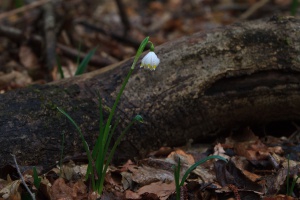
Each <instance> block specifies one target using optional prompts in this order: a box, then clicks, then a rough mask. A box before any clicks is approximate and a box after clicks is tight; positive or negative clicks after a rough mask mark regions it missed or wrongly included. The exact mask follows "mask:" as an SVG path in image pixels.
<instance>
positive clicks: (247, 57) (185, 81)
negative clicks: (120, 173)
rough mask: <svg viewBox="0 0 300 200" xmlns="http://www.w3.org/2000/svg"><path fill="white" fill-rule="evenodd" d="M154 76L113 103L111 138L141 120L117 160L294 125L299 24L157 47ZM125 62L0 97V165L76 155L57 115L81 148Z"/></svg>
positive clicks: (212, 34) (230, 30)
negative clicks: (245, 129)
mask: <svg viewBox="0 0 300 200" xmlns="http://www.w3.org/2000/svg"><path fill="white" fill-rule="evenodd" d="M155 50H156V52H157V54H158V56H159V58H160V60H161V63H160V65H159V67H158V68H157V70H156V71H147V70H144V69H139V68H137V69H136V70H135V71H134V73H133V75H132V76H131V78H130V80H129V82H128V85H127V86H126V89H125V91H124V95H123V96H122V99H121V103H120V105H119V107H118V109H119V110H118V112H117V114H118V115H120V116H121V119H122V120H121V121H122V123H121V124H120V126H119V129H118V132H119V131H120V130H121V129H122V128H124V126H125V125H126V124H127V123H128V122H129V120H130V119H132V118H133V117H134V116H135V115H136V114H140V115H142V116H143V118H144V123H143V124H135V125H134V127H132V128H131V129H130V131H129V132H128V134H127V135H126V138H124V140H123V142H122V144H121V146H120V148H118V152H117V154H116V157H115V158H116V160H124V159H127V158H133V157H135V156H141V155H144V154H145V153H146V152H147V151H149V150H151V149H155V148H158V147H160V146H162V145H168V146H176V145H182V144H185V143H186V141H187V140H188V139H191V138H192V139H194V140H195V141H201V140H202V139H205V138H207V137H212V136H215V135H217V134H219V133H220V132H221V131H222V130H226V129H230V128H233V127H235V126H240V125H251V124H264V123H268V122H274V121H278V120H299V119H300V92H299V91H300V90H299V80H300V21H299V19H295V18H279V17H273V18H271V19H267V20H263V21H253V22H242V23H238V24H235V25H232V26H228V27H222V28H219V29H215V30H212V31H209V32H200V33H197V34H194V35H192V36H188V37H184V38H181V39H178V40H176V41H172V42H168V43H166V44H163V45H161V46H159V47H156V49H155ZM131 63H132V59H130V60H127V61H124V62H122V63H118V64H115V65H112V66H109V67H106V68H103V69H101V70H98V71H95V72H92V73H87V74H85V75H82V76H79V77H74V78H70V79H65V80H62V81H58V82H54V83H51V84H48V85H36V86H30V87H28V88H24V89H19V90H15V91H11V92H7V93H5V94H2V95H0V102H1V103H0V109H1V113H0V132H1V135H0V143H1V148H0V159H1V164H2V165H4V164H7V163H12V157H11V155H10V153H14V154H16V156H17V159H18V162H19V163H20V164H23V165H37V164H41V165H49V164H53V163H54V162H55V161H57V160H59V157H60V151H61V140H62V133H64V134H65V136H66V139H65V140H66V142H65V147H64V148H65V150H64V151H65V153H66V154H65V155H73V154H75V153H78V152H83V147H82V143H81V141H80V138H79V135H78V133H77V132H76V130H75V128H74V127H73V126H72V125H71V123H70V122H69V121H68V120H67V119H66V117H64V116H63V115H62V114H60V113H59V112H58V111H57V110H56V106H59V107H61V108H63V109H64V110H65V111H66V112H68V113H69V114H70V115H71V116H72V117H73V118H74V119H75V121H76V122H77V123H78V124H79V125H80V127H81V128H82V130H83V132H84V134H85V137H86V138H87V140H88V142H89V144H90V146H91V147H92V144H93V142H94V141H95V139H96V136H97V132H98V117H99V115H98V112H97V107H98V104H97V92H99V93H100V95H101V97H102V98H103V100H104V104H105V105H106V106H108V107H111V106H112V104H113V101H114V99H115V97H116V94H117V92H118V91H119V89H120V86H121V83H122V81H123V79H124V77H125V76H126V74H127V72H128V71H129V68H130V66H131Z"/></svg>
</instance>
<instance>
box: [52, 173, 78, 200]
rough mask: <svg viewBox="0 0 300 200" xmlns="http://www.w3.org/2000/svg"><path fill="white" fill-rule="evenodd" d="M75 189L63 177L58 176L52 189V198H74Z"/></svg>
mask: <svg viewBox="0 0 300 200" xmlns="http://www.w3.org/2000/svg"><path fill="white" fill-rule="evenodd" d="M72 193H73V190H72V188H71V187H69V186H68V185H67V184H66V183H65V180H64V179H63V178H58V179H56V180H55V181H54V183H53V185H52V187H51V189H50V196H51V199H63V198H64V199H73V196H72Z"/></svg>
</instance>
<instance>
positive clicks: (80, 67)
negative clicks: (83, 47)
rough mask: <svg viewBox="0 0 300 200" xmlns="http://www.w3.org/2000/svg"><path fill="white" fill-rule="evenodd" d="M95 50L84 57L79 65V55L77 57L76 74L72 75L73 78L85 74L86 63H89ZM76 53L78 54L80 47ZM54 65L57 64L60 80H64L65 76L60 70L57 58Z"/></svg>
mask: <svg viewBox="0 0 300 200" xmlns="http://www.w3.org/2000/svg"><path fill="white" fill-rule="evenodd" d="M96 50H97V48H94V49H92V50H91V51H90V52H89V53H88V54H87V55H86V56H85V57H84V59H83V60H82V61H81V63H80V64H79V55H78V57H77V69H76V72H75V74H74V76H78V75H81V74H83V73H84V72H85V70H86V68H87V65H88V63H89V62H90V60H91V58H92V56H93V55H94V54H95V52H96ZM78 52H80V46H79V50H78ZM56 63H57V67H58V72H59V74H60V78H61V79H64V78H65V75H64V72H63V70H62V65H61V62H60V58H59V57H58V56H57V57H56Z"/></svg>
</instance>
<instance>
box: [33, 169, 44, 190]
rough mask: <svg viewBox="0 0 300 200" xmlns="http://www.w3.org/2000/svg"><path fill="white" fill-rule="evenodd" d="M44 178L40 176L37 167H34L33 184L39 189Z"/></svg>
mask: <svg viewBox="0 0 300 200" xmlns="http://www.w3.org/2000/svg"><path fill="white" fill-rule="evenodd" d="M41 181H42V179H41V178H40V177H39V175H38V173H37V171H36V167H35V166H34V167H33V185H34V186H35V187H36V188H37V189H39V188H40V184H41Z"/></svg>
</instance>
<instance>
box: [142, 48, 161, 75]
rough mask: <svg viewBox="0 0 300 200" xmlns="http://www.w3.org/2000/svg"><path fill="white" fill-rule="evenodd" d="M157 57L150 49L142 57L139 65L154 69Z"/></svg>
mask: <svg viewBox="0 0 300 200" xmlns="http://www.w3.org/2000/svg"><path fill="white" fill-rule="evenodd" d="M159 62H160V60H159V58H158V57H157V55H156V54H155V53H154V52H153V51H150V52H149V53H148V54H147V55H146V56H145V57H144V58H143V59H142V63H141V66H140V67H146V68H148V69H150V70H155V68H156V67H157V66H158V65H159Z"/></svg>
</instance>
